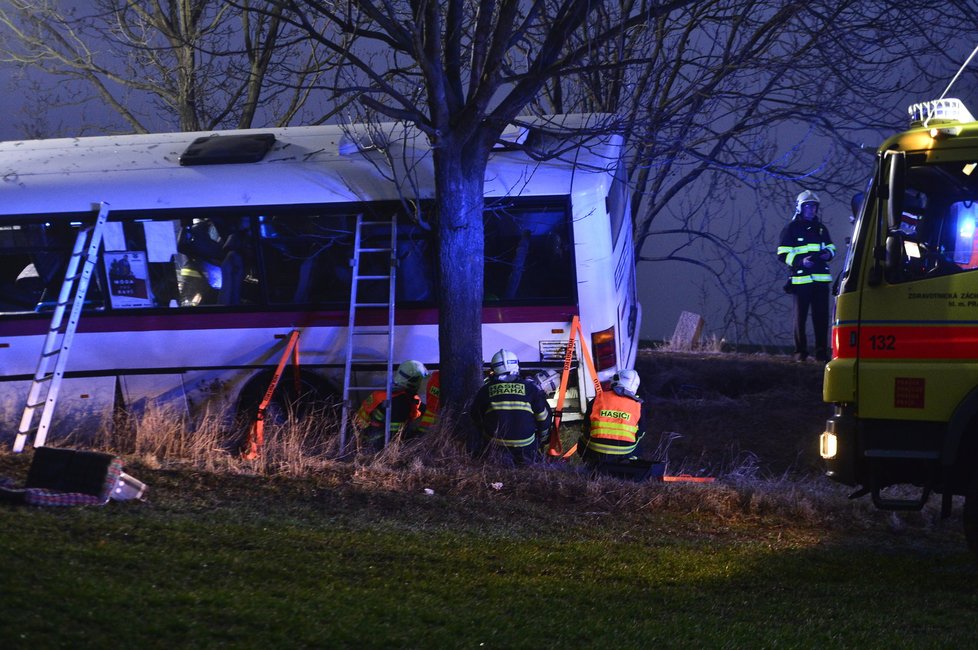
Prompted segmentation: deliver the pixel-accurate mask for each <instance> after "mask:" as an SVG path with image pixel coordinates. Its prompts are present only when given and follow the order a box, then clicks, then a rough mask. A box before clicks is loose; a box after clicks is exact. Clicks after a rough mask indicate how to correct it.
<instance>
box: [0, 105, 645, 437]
mask: <svg viewBox="0 0 978 650" xmlns="http://www.w3.org/2000/svg"><path fill="white" fill-rule="evenodd" d="M557 119H558V120H559V122H560V126H561V129H562V130H565V131H564V132H567V131H566V130H568V129H569V130H571V131H573V129H575V128H583V127H586V126H588V124H589V120H591V121H592V122H593V117H589V116H558V118H557ZM548 124H553V120H547V121H544V120H541V119H539V118H538V119H537V120H536V122H534V121H533V120H528V121H527V123H526V125H523V126H515V125H514V126H511V127H509V128H507V130H506V131H505V133H504V136H503V138H502V139H501V140H500V142H499V144H498V145H497V147H496V148H495V150H494V151H493V153H492V155H491V158H490V161H489V166H488V170H487V173H486V179H485V196H486V211H485V214H484V224H485V235H486V237H485V300H484V304H483V311H482V322H483V346H484V347H483V358H484V359H487V360H488V359H489V358H490V357H491V355H492V354H493V353H494V352H495V351H496V350H498V349H500V348H506V349H509V350H512V351H514V352H516V353H517V354H518V355H519V357H520V360H521V362H522V365H523V367H524V368H525V369H527V370H530V371H550V374H551V375H552V374H554V372H553V371H555V370H558V369H560V368H561V367H562V366H563V362H564V356H563V352H564V348H565V346H566V342H567V338H568V335H569V332H570V327H571V323H572V319H573V318H574V317H575V316H577V317H579V321H580V323H581V326H582V330H583V334H584V338H585V339H586V342H587V343H588V344H589V348H590V352H591V354H592V355H593V360H594V364H595V366H596V369H597V371H598V373H599V374H600V375H601V377H602V378H606V377H608V376H610V375H611V374H613V373H614V372H616V371H617V370H619V369H624V368H630V367H632V365H633V364H634V361H635V356H636V352H637V347H638V335H639V324H640V318H641V310H640V306H639V303H638V300H637V297H636V286H635V260H634V252H633V249H634V245H633V239H632V229H631V223H630V218H629V205H628V197H629V193H628V191H627V188H626V185H625V173H624V168H623V165H621V164H620V163H621V146H622V145H621V138H620V137H618V136H614V135H608V136H601V137H597V136H594V137H583V136H582V137H578V138H566V137H563V136H560V135H557V134H556V133H555V132H554V129H553V128H550V127H548ZM544 148H548V149H547V150H548V151H549V152H551V153H553V155H551V156H541V155H540V154H541V152H543V150H544ZM0 175H2V179H3V182H2V183H0V367H2V368H3V373H2V375H3V376H2V377H0V398H2V401H0V403H2V404H3V409H2V411H0V412H2V418H3V421H4V422H5V423H6V424H7V426H5V427H4V431H5V434H4V435H5V436H6V435H8V433H6V432H10V431H12V430H15V429H16V422H17V421H18V419H19V418H20V415H21V412H22V411H23V410H24V405H25V398H26V395H27V392H28V387H29V385H30V384H31V382H32V378H33V376H34V372H35V368H36V367H37V366H38V358H39V355H40V353H41V350H42V343H43V341H44V339H45V336H46V333H47V331H48V328H49V323H50V321H51V313H52V310H53V309H55V304H56V302H57V296H58V290H59V287H60V286H61V285H62V283H63V282H64V278H65V269H66V264H67V262H68V259H69V257H70V256H71V251H72V244H73V242H75V240H76V235H77V233H78V231H79V229H80V228H83V227H86V226H88V225H90V224H92V223H93V221H94V220H95V218H96V214H97V213H98V212H99V206H100V205H103V206H107V208H108V211H109V212H108V216H107V218H106V221H105V223H104V226H103V236H102V245H101V247H100V248H99V251H98V258H97V262H96V264H95V267H94V270H93V273H92V277H91V281H90V284H89V286H88V289H87V293H86V295H85V298H84V306H83V309H82V312H81V318H80V320H79V321H78V324H77V332H76V334H75V336H74V340H73V342H72V349H71V354H70V360H69V361H68V362H67V364H66V369H65V373H64V378H63V382H62V388H61V391H60V397H59V402H58V406H57V413H56V415H55V420H54V424H53V428H54V429H57V428H58V427H60V429H61V431H63V432H67V431H72V430H79V429H80V428H81V429H87V430H90V429H91V427H92V425H93V421H92V420H93V419H96V420H98V421H99V422H105V421H106V419H107V418H109V417H110V416H111V415H112V414H113V413H115V412H118V411H119V410H122V411H125V412H130V413H134V412H140V411H141V410H142V409H145V408H147V407H149V406H150V405H156V406H159V407H165V408H167V409H173V411H171V412H173V413H174V414H175V415H177V416H180V417H188V418H190V419H191V420H193V418H197V417H199V416H200V415H201V414H203V413H208V412H209V413H216V412H235V411H237V410H240V409H242V408H252V407H253V406H254V405H255V404H256V403H257V402H258V401H259V399H260V397H261V396H262V395H263V393H264V391H265V390H266V389H267V387H268V386H269V383H270V378H271V376H272V373H273V369H274V368H275V367H276V364H277V362H278V361H279V356H280V355H281V353H282V348H283V346H284V342H285V339H286V338H287V337H288V336H289V335H290V333H291V332H292V331H293V330H298V332H299V339H298V341H299V342H298V348H299V351H300V353H301V363H300V377H301V384H302V390H303V392H304V393H306V394H313V395H315V396H317V397H319V398H322V399H324V400H335V401H338V400H339V399H340V397H341V395H342V386H343V383H344V363H345V359H346V348H347V340H348V339H347V330H348V323H349V321H350V310H351V305H350V299H351V282H352V280H351V266H350V263H351V255H352V253H353V249H354V246H355V242H354V237H355V230H356V225H355V224H356V223H357V220H358V218H360V219H386V220H387V221H388V222H389V221H391V220H392V219H393V220H394V221H395V222H396V245H394V247H393V248H395V249H396V258H397V262H396V264H397V273H396V283H395V284H396V286H395V287H394V290H393V295H392V298H391V301H392V303H393V304H394V306H395V307H394V332H393V337H392V340H393V354H392V357H393V359H395V360H402V359H417V360H419V361H422V362H423V363H425V364H427V365H429V366H431V367H437V366H438V325H437V323H438V309H437V304H436V296H435V277H434V269H435V263H434V260H435V258H434V253H435V242H434V239H433V236H432V232H431V230H430V227H428V225H429V224H430V219H429V215H430V209H431V197H432V196H433V182H432V171H431V156H430V148H429V146H428V144H427V140H426V139H425V138H424V136H423V135H422V134H420V133H419V132H418V131H417V130H415V129H413V128H409V127H406V126H404V125H399V124H380V125H376V124H375V125H372V126H371V127H370V128H367V127H365V126H363V127H356V126H344V127H341V126H311V127H290V128H280V129H262V130H246V131H224V132H208V133H160V134H147V135H124V136H106V137H88V138H65V139H51V140H38V141H11V142H4V143H0ZM232 252H233V254H232ZM385 300H386V298H385ZM369 311H370V310H369V309H368V310H366V312H365V313H364V314H360V315H358V318H360V317H365V318H366V319H367V320H370V313H369ZM384 313H386V311H385V312H384ZM377 318H378V319H379V318H380V317H379V316H377ZM358 345H359V346H361V347H362V348H363V349H362V350H361V349H358V356H360V357H361V358H363V357H366V358H367V361H366V362H360V363H358V364H357V365H356V367H355V368H354V369H353V372H354V374H360V375H377V374H378V373H381V372H382V371H383V370H384V369H385V367H386V366H385V362H386V360H387V359H388V356H389V355H388V350H387V349H383V348H384V346H382V345H380V344H379V343H377V344H376V345H373V344H371V343H370V340H369V338H368V339H367V340H366V341H365V342H360V341H358ZM372 345H373V347H372ZM371 360H373V361H372V362H371ZM579 365H580V366H581V367H580V368H577V374H578V375H579V376H578V379H577V381H576V382H574V381H572V384H575V383H576V386H581V387H583V390H584V391H588V390H591V391H593V387H592V385H591V383H592V382H591V381H590V380H589V379H587V378H585V377H584V375H583V373H584V372H585V370H584V367H583V366H584V365H585V364H579ZM354 379H356V381H358V382H359V383H361V384H363V383H366V382H367V381H368V379H366V378H356V377H355V378H354ZM288 383H290V382H282V386H285V385H286V384H288ZM552 384H553V382H551V386H550V388H551V389H552V388H553V385H552ZM576 386H572V387H571V389H570V390H569V391H568V407H567V410H568V412H573V411H577V412H580V411H581V410H582V408H583V402H584V400H581V399H575V398H576V397H577V393H576ZM589 395H590V393H588V392H586V393H585V396H586V397H587V396H589ZM575 405H576V407H575Z"/></svg>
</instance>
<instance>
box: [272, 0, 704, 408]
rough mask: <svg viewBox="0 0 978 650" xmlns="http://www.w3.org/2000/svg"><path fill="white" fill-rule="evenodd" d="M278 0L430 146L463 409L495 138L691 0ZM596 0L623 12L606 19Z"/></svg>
mask: <svg viewBox="0 0 978 650" xmlns="http://www.w3.org/2000/svg"><path fill="white" fill-rule="evenodd" d="M272 4H274V5H276V6H278V7H281V8H284V9H286V11H285V12H284V13H283V15H287V16H289V17H290V19H295V20H296V23H295V24H296V26H300V27H302V28H304V29H305V30H306V31H307V33H308V34H309V36H310V38H312V39H315V40H316V41H318V43H319V44H320V46H321V47H322V48H324V49H327V50H329V51H331V52H332V53H333V54H334V55H335V56H336V57H337V58H338V59H339V60H341V61H342V62H343V63H344V65H343V66H342V68H339V69H338V70H337V74H336V76H335V78H334V81H333V84H332V85H330V86H328V87H327V89H328V91H329V92H330V93H338V94H343V95H353V96H355V97H356V98H357V101H358V102H359V104H360V105H361V106H364V107H366V108H367V109H369V110H371V111H374V112H376V113H378V114H380V115H383V116H386V117H387V118H391V119H395V120H400V121H405V122H408V123H411V124H414V125H416V126H417V127H418V128H419V129H420V130H421V131H422V132H423V133H424V134H425V135H426V137H427V138H428V140H429V142H430V144H431V147H432V162H433V169H434V184H435V197H434V204H435V214H434V218H433V229H434V231H435V233H436V240H437V242H438V245H437V247H438V296H439V306H440V319H439V346H440V355H439V357H440V359H441V364H442V368H443V372H444V373H445V375H446V376H449V377H451V378H452V379H451V381H449V382H445V383H444V384H443V386H442V390H443V394H442V400H443V402H444V404H446V406H447V407H449V408H452V407H455V408H458V407H461V406H462V405H463V404H464V403H465V401H466V400H467V399H468V398H469V397H470V396H471V395H472V394H473V393H474V392H475V390H476V389H477V388H478V386H479V385H480V383H481V377H482V373H481V370H482V365H483V359H482V331H481V327H482V322H481V314H482V301H483V251H484V239H483V237H484V235H483V222H482V215H483V208H484V201H483V192H484V176H485V171H486V165H487V161H488V157H489V154H490V151H491V149H492V147H493V145H494V143H495V142H496V141H497V139H498V138H499V137H500V135H501V133H502V131H503V129H504V128H505V127H506V126H507V125H508V124H510V123H511V122H513V121H514V120H515V119H516V118H517V117H518V116H519V115H520V114H521V113H523V112H524V111H526V110H527V108H528V107H529V106H530V105H531V104H532V102H533V101H534V100H535V99H536V97H537V96H538V94H539V93H540V91H541V89H542V88H543V87H544V85H545V84H546V83H547V82H549V81H552V80H554V79H557V78H560V77H561V76H563V75H567V74H571V73H573V72H575V71H576V69H577V67H578V66H579V65H580V64H581V63H582V62H583V61H585V60H586V59H587V57H588V53H589V52H590V51H591V50H592V49H593V48H596V47H602V46H603V44H604V43H607V42H609V41H611V40H613V39H615V38H617V37H618V35H619V34H620V33H621V32H622V31H627V30H629V29H644V28H646V26H650V25H652V24H654V22H655V20H656V17H657V16H659V15H661V14H667V13H668V12H669V11H671V10H673V9H674V8H676V7H681V6H684V5H686V4H690V0H671V1H664V2H648V3H645V4H644V5H643V6H638V5H636V6H635V7H633V9H632V10H631V11H630V12H628V13H625V12H621V11H620V9H615V8H616V7H618V6H619V3H618V2H610V1H609V2H602V1H601V0H597V1H595V0H495V1H490V0H482V1H479V2H475V1H472V0H447V1H442V0H416V1H412V2H385V1H382V0H363V1H360V2H346V3H334V2H322V1H319V0H304V1H303V0H278V1H277V2H273V3H272ZM599 9H604V10H606V11H608V12H610V15H613V16H615V18H614V21H613V22H612V23H610V24H609V23H603V22H601V21H600V20H599V17H600V14H599ZM320 25H329V27H330V30H331V31H330V32H328V33H323V32H322V30H321V28H320ZM531 45H532V46H531ZM627 63H628V62H627V61H620V62H618V65H627Z"/></svg>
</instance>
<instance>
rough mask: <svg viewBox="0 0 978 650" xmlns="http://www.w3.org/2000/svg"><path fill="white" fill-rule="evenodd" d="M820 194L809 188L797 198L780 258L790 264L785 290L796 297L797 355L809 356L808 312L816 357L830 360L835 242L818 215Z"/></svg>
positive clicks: (803, 357)
mask: <svg viewBox="0 0 978 650" xmlns="http://www.w3.org/2000/svg"><path fill="white" fill-rule="evenodd" d="M818 211H819V200H818V195H817V194H815V192H812V191H811V190H805V191H804V192H802V193H801V194H799V195H798V198H797V199H796V201H795V214H794V216H793V217H792V218H791V221H790V222H789V223H788V225H786V226H785V227H784V229H783V230H782V231H781V241H780V244H779V245H778V259H779V260H781V261H782V262H783V263H784V264H786V265H787V266H788V269H789V272H788V273H789V275H788V281H787V283H786V284H785V291H786V292H788V293H790V294H791V295H792V297H793V298H794V328H793V329H794V338H795V359H796V360H798V361H804V360H805V359H807V358H808V335H807V333H806V331H805V328H806V321H807V320H808V312H809V311H811V313H812V327H813V329H814V337H815V358H816V359H817V360H818V361H820V362H823V363H824V362H826V361H828V360H829V355H828V336H829V287H830V286H831V284H832V273H831V272H830V271H829V261H830V260H831V259H832V258H833V257H835V244H833V243H832V238H831V237H830V236H829V230H828V228H826V227H825V225H824V224H823V223H822V222H821V220H820V219H819V216H818Z"/></svg>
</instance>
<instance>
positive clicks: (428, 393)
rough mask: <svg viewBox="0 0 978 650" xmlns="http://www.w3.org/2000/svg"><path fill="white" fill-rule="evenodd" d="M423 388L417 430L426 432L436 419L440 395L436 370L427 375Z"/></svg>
mask: <svg viewBox="0 0 978 650" xmlns="http://www.w3.org/2000/svg"><path fill="white" fill-rule="evenodd" d="M426 382H427V383H426V384H425V390H424V413H422V414H421V421H420V422H419V423H418V431H419V432H421V433H428V432H429V431H431V429H432V428H433V427H434V426H435V423H436V422H437V421H438V402H439V401H440V397H441V373H440V372H438V371H437V370H436V371H434V372H433V373H431V375H429V376H428V378H427V380H426Z"/></svg>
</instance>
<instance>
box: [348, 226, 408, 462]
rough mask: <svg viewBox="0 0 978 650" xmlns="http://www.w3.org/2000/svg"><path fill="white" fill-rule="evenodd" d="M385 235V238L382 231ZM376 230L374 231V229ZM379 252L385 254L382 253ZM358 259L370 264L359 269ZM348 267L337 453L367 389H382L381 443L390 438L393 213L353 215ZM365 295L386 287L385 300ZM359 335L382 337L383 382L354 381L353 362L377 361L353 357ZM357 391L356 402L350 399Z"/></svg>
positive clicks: (394, 269)
mask: <svg viewBox="0 0 978 650" xmlns="http://www.w3.org/2000/svg"><path fill="white" fill-rule="evenodd" d="M388 230H389V233H390V237H389V240H388V241H384V240H385V239H386V235H387V231H388ZM378 231H379V232H378ZM383 256H386V258H385V257H383ZM361 264H363V265H364V266H366V267H367V268H368V269H371V270H369V271H367V272H362V268H361ZM350 266H351V267H352V269H353V274H352V282H351V286H350V317H349V321H348V322H347V329H346V364H345V366H344V368H343V414H342V417H341V419H340V453H341V454H342V453H344V452H345V451H346V448H347V437H348V436H347V433H348V431H349V426H350V421H351V419H352V417H353V414H354V413H356V410H357V408H358V404H359V402H360V400H362V399H363V398H364V397H366V394H367V393H370V392H372V391H375V390H384V391H386V394H387V399H386V400H385V401H384V445H385V446H386V445H387V443H389V442H390V429H391V408H390V406H391V399H390V396H391V380H392V377H393V376H394V301H395V290H396V281H397V216H396V215H391V217H390V220H389V221H384V220H366V219H364V217H363V215H362V214H361V215H357V222H356V230H355V231H354V240H353V257H352V259H351V260H350ZM361 283H362V284H361ZM364 290H366V293H368V294H370V296H369V297H371V298H373V297H374V296H376V295H379V294H381V292H384V291H385V290H386V294H387V302H377V301H376V300H374V301H367V300H366V299H365V298H364V299H363V301H361V300H362V295H363V293H364ZM368 309H386V310H387V324H386V327H385V326H382V325H363V324H358V323H357V320H358V319H357V316H358V315H359V314H360V313H362V311H363V310H368ZM361 337H381V338H384V339H386V341H385V348H386V357H387V369H386V373H385V375H384V376H385V382H384V384H383V385H372V386H371V385H356V384H354V383H353V368H354V366H356V365H363V364H371V365H373V364H376V363H377V361H378V359H377V358H370V357H358V356H357V349H356V344H357V341H358V340H360V338H361ZM371 349H376V348H371ZM357 396H359V399H357V401H356V402H354V401H353V400H354V399H355V397H357Z"/></svg>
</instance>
